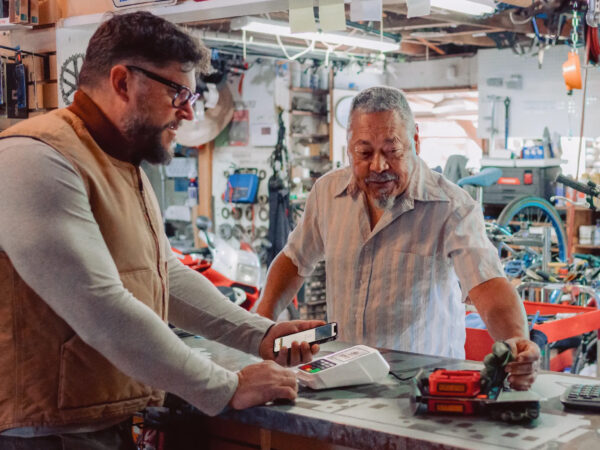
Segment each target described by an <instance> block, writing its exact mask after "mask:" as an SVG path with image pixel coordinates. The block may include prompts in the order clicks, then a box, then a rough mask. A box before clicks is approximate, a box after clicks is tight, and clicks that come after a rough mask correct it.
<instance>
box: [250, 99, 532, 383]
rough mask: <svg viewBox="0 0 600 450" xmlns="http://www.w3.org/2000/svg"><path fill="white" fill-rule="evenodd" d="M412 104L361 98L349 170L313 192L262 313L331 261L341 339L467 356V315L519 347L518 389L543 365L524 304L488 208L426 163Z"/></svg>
mask: <svg viewBox="0 0 600 450" xmlns="http://www.w3.org/2000/svg"><path fill="white" fill-rule="evenodd" d="M419 150H420V149H419V134H418V128H417V127H416V125H415V122H414V118H413V115H412V112H411V110H410V107H409V105H408V102H407V100H406V98H405V96H404V95H403V94H402V92H401V91H400V90H398V89H395V88H391V87H372V88H369V89H365V90H363V91H361V92H360V93H359V94H358V95H357V96H356V97H355V98H354V101H353V102H352V108H351V111H350V117H349V125H348V156H349V159H350V163H351V164H350V166H349V167H345V168H342V169H338V170H334V171H332V172H330V173H328V174H326V175H325V176H323V177H321V178H320V179H319V180H317V182H316V183H315V185H314V187H313V189H312V191H311V192H310V195H309V196H308V199H307V202H306V208H305V211H304V215H303V217H302V219H301V220H300V222H299V223H298V225H297V227H296V229H295V230H294V231H293V232H292V233H291V234H290V236H289V239H288V242H287V245H286V247H285V248H284V249H283V250H282V251H281V253H280V254H279V255H278V256H277V257H276V258H275V260H274V261H273V264H272V265H271V267H270V269H269V273H268V277H267V283H266V286H265V289H264V291H263V296H262V299H261V303H260V305H259V308H258V313H259V314H262V315H264V316H267V317H277V315H278V313H279V312H280V311H281V310H282V309H284V308H285V307H286V305H287V304H289V302H290V301H291V299H292V298H293V296H294V295H295V294H296V293H297V292H298V290H299V289H300V287H301V286H302V283H303V282H304V278H305V277H307V276H309V275H310V274H311V273H312V271H313V270H314V267H315V265H316V263H317V262H318V261H320V260H323V259H324V260H325V263H326V273H327V316H328V319H329V320H331V321H337V322H338V324H339V327H338V328H339V335H340V338H341V339H342V340H344V341H348V342H353V343H364V344H367V345H371V346H375V347H384V348H391V349H396V350H404V351H410V352H416V353H424V354H435V355H442V356H449V357H456V358H464V342H465V319H464V317H465V306H464V303H466V302H469V303H473V304H474V305H475V306H476V308H477V310H478V311H479V313H480V314H481V316H482V318H483V320H484V321H485V323H486V324H487V326H488V330H489V332H490V334H491V335H492V337H493V338H494V339H496V340H505V341H507V343H509V345H510V346H511V348H512V350H513V354H514V355H515V357H516V361H515V362H513V363H511V365H510V366H509V367H508V371H509V372H510V374H511V375H510V377H509V381H510V382H511V384H512V386H513V387H514V388H517V389H527V388H529V387H530V386H531V384H532V383H533V381H534V379H535V376H536V373H537V369H538V365H539V363H538V361H539V357H540V352H539V348H538V347H537V346H536V345H535V344H534V343H533V342H531V341H530V340H529V333H528V330H527V321H526V319H525V313H524V309H523V305H522V303H521V301H520V300H519V298H518V296H517V294H516V292H515V290H514V288H513V287H512V286H511V285H510V283H509V282H508V280H507V279H506V278H505V277H504V271H503V270H502V267H501V265H500V261H499V259H498V256H497V254H496V250H495V249H494V247H493V246H492V245H491V243H490V242H489V240H488V239H487V237H486V234H485V227H484V223H483V215H482V212H481V207H480V206H479V205H478V204H477V203H476V202H475V201H474V200H473V199H472V198H471V197H470V196H469V195H468V194H467V193H466V192H465V191H464V190H462V189H461V188H459V187H458V186H456V185H455V184H453V183H451V182H449V181H448V180H447V179H445V178H444V177H443V176H442V175H440V174H438V173H436V172H434V171H432V170H430V169H429V168H428V167H427V165H426V164H425V163H424V162H423V161H422V160H421V159H420V158H419V156H418V155H419Z"/></svg>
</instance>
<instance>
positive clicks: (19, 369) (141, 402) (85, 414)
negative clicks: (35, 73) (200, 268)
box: [0, 109, 168, 431]
mask: <svg viewBox="0 0 600 450" xmlns="http://www.w3.org/2000/svg"><path fill="white" fill-rule="evenodd" d="M10 136H26V137H32V138H35V139H38V140H40V141H42V142H45V143H46V144H48V145H49V146H51V147H53V148H54V149H56V150H57V151H58V152H60V153H61V154H62V155H64V156H65V157H66V158H67V159H68V160H69V161H70V162H71V163H72V165H73V166H74V167H75V169H76V170H77V171H78V172H79V173H80V175H81V177H82V179H83V181H84V184H85V187H86V190H87V193H88V196H89V201H90V204H91V208H92V212H93V214H94V217H95V219H96V221H97V222H98V226H99V227H100V231H101V233H102V236H103V237H104V241H105V242H106V245H107V246H108V249H109V251H110V253H111V255H112V257H113V259H114V261H115V264H116V266H117V268H118V270H119V275H120V278H121V281H122V282H123V285H124V286H125V288H126V289H128V290H129V291H130V292H131V293H132V294H133V295H134V297H135V298H136V299H137V300H136V301H138V300H139V301H141V302H143V303H145V304H146V305H148V306H149V307H150V308H152V309H153V310H154V311H155V312H156V314H157V315H159V316H160V317H161V318H162V319H163V320H165V321H166V317H167V298H168V285H167V279H168V278H167V274H166V255H164V254H163V253H164V252H163V250H161V245H159V236H160V234H161V233H162V221H161V218H160V213H159V207H158V203H157V201H156V197H155V196H154V193H153V191H152V188H151V186H150V183H149V181H148V179H147V177H146V176H145V174H144V173H143V172H141V171H140V169H139V168H138V167H135V166H133V165H131V164H128V163H125V162H123V161H119V160H117V159H115V158H112V157H110V156H109V155H107V154H106V153H105V152H104V151H102V149H100V147H98V145H97V144H96V142H95V141H94V140H93V139H92V137H91V136H90V134H89V133H88V131H87V130H86V128H85V126H84V123H83V122H82V121H81V119H79V117H78V116H76V115H75V114H73V113H72V112H70V111H68V110H66V109H61V110H57V111H53V112H51V113H49V114H45V115H43V116H39V117H35V118H32V119H29V120H26V121H24V122H21V123H19V124H17V125H15V126H13V127H11V128H9V129H8V130H6V131H4V132H3V133H1V134H0V138H6V137H10ZM23 151H27V149H26V148H24V149H23ZM49 151H51V150H50V149H49ZM32 179H35V174H32ZM0 195H1V194H0ZM0 213H1V212H0ZM39 220H44V218H43V217H40V218H39ZM48 239H52V236H48ZM31 264H35V265H38V266H39V270H44V267H43V265H44V261H31ZM70 300H73V299H70ZM134 332H135V331H134ZM122 344H123V345H127V342H123V343H122ZM162 397H163V393H162V392H160V391H156V390H153V389H152V388H150V387H149V386H146V385H144V384H142V383H139V382H137V381H135V380H133V379H132V378H130V377H128V376H127V375H125V374H124V373H122V372H121V371H119V370H118V369H117V368H116V367H115V366H113V365H112V364H111V363H110V362H109V361H108V360H107V359H105V358H104V357H103V356H102V355H100V354H99V353H98V352H97V351H95V350H94V349H92V348H91V347H89V346H88V345H87V344H85V343H84V342H83V341H82V340H81V339H80V337H79V336H78V335H76V334H75V332H74V331H73V329H71V327H69V326H68V325H67V324H66V323H65V321H64V320H62V319H61V318H60V317H58V316H57V315H56V314H55V313H54V312H53V311H52V310H51V309H50V308H49V307H48V305H47V304H46V303H45V302H44V301H43V300H42V299H41V298H40V297H39V296H38V295H36V294H35V293H34V292H33V291H32V290H31V288H30V287H29V286H27V284H25V282H24V281H23V280H22V279H21V277H20V276H19V274H18V273H17V272H16V271H15V269H14V268H13V265H12V264H11V262H10V260H9V259H8V257H7V255H6V253H4V252H0V431H2V430H5V429H8V428H14V427H24V426H56V425H68V424H85V423H91V422H96V421H98V420H104V419H112V418H115V419H116V418H119V417H121V416H122V417H126V416H129V415H131V414H132V413H134V412H135V411H138V410H140V409H143V408H144V407H146V406H147V405H156V404H160V403H161V402H162Z"/></svg>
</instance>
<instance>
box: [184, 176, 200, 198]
mask: <svg viewBox="0 0 600 450" xmlns="http://www.w3.org/2000/svg"><path fill="white" fill-rule="evenodd" d="M189 179H190V181H189V183H188V188H187V200H186V204H187V206H196V205H197V204H198V179H197V178H196V172H191V173H190V175H189Z"/></svg>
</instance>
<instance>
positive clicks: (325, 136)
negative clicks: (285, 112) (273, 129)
mask: <svg viewBox="0 0 600 450" xmlns="http://www.w3.org/2000/svg"><path fill="white" fill-rule="evenodd" d="M290 137H293V138H306V139H323V140H324V139H329V135H328V134H302V133H292V134H290Z"/></svg>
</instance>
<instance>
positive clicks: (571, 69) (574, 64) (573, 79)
mask: <svg viewBox="0 0 600 450" xmlns="http://www.w3.org/2000/svg"><path fill="white" fill-rule="evenodd" d="M562 72H563V78H564V79H565V84H566V85H567V90H568V91H572V90H573V89H581V62H580V61H579V55H578V54H577V53H575V52H573V51H571V52H569V55H568V56H567V60H566V61H565V62H564V63H563V65H562Z"/></svg>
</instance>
